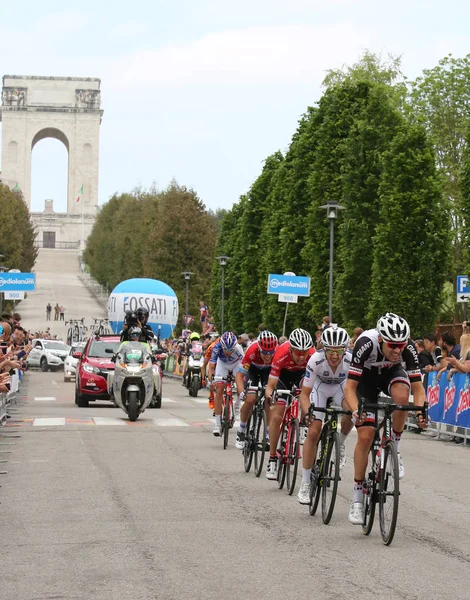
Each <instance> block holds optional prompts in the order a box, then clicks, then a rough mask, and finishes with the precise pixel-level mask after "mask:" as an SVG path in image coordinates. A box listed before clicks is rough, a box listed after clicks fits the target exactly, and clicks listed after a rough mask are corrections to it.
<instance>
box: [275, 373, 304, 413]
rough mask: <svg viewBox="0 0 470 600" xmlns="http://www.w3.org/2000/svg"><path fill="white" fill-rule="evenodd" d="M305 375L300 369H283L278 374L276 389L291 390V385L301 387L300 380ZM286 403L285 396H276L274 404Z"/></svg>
mask: <svg viewBox="0 0 470 600" xmlns="http://www.w3.org/2000/svg"><path fill="white" fill-rule="evenodd" d="M304 375H305V370H302V371H288V370H287V369H283V370H282V371H281V373H280V375H279V380H278V382H277V386H276V389H278V390H291V389H292V386H293V385H295V386H296V387H298V388H301V387H302V381H303V378H304ZM286 404H287V398H286V397H285V396H278V398H277V401H276V406H282V405H284V406H285V405H286Z"/></svg>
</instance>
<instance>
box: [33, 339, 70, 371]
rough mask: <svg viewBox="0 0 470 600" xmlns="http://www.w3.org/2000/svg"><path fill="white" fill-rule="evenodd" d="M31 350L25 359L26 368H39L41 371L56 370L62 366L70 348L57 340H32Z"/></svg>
mask: <svg viewBox="0 0 470 600" xmlns="http://www.w3.org/2000/svg"><path fill="white" fill-rule="evenodd" d="M32 345H33V349H32V350H31V352H30V353H29V355H28V358H27V359H26V363H27V365H28V367H39V368H40V369H41V371H48V370H51V371H53V370H57V369H61V368H63V366H64V362H65V359H66V357H67V355H68V353H69V352H70V346H68V345H67V344H66V343H64V342H60V341H58V340H39V339H37V340H33V343H32Z"/></svg>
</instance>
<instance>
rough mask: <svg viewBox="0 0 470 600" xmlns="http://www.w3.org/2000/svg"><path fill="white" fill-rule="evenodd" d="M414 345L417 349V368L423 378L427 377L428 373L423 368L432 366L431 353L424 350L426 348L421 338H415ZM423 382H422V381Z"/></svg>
mask: <svg viewBox="0 0 470 600" xmlns="http://www.w3.org/2000/svg"><path fill="white" fill-rule="evenodd" d="M415 346H416V348H417V350H418V361H419V369H420V371H421V373H422V374H423V375H425V379H427V377H428V375H427V373H426V370H425V368H426V367H427V366H428V365H430V366H432V365H433V364H434V361H433V359H432V354H431V353H430V352H428V351H427V350H426V348H425V347H424V342H423V340H416V341H415ZM423 384H424V381H423ZM424 387H425V388H426V385H424Z"/></svg>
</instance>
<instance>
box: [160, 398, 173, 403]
mask: <svg viewBox="0 0 470 600" xmlns="http://www.w3.org/2000/svg"><path fill="white" fill-rule="evenodd" d="M162 402H177V400H172V399H171V398H162Z"/></svg>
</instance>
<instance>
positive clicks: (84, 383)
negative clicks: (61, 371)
mask: <svg viewBox="0 0 470 600" xmlns="http://www.w3.org/2000/svg"><path fill="white" fill-rule="evenodd" d="M120 345H121V341H120V338H119V336H118V335H101V336H92V337H91V338H90V339H89V340H88V342H87V343H86V346H85V348H84V350H83V354H82V355H81V357H80V360H79V362H78V365H77V368H76V377H75V404H77V405H78V406H80V407H85V406H88V402H89V401H90V400H109V399H110V398H109V394H108V373H109V372H110V371H114V363H113V362H111V358H112V356H113V354H114V353H115V352H117V350H118V348H119V346H120Z"/></svg>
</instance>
